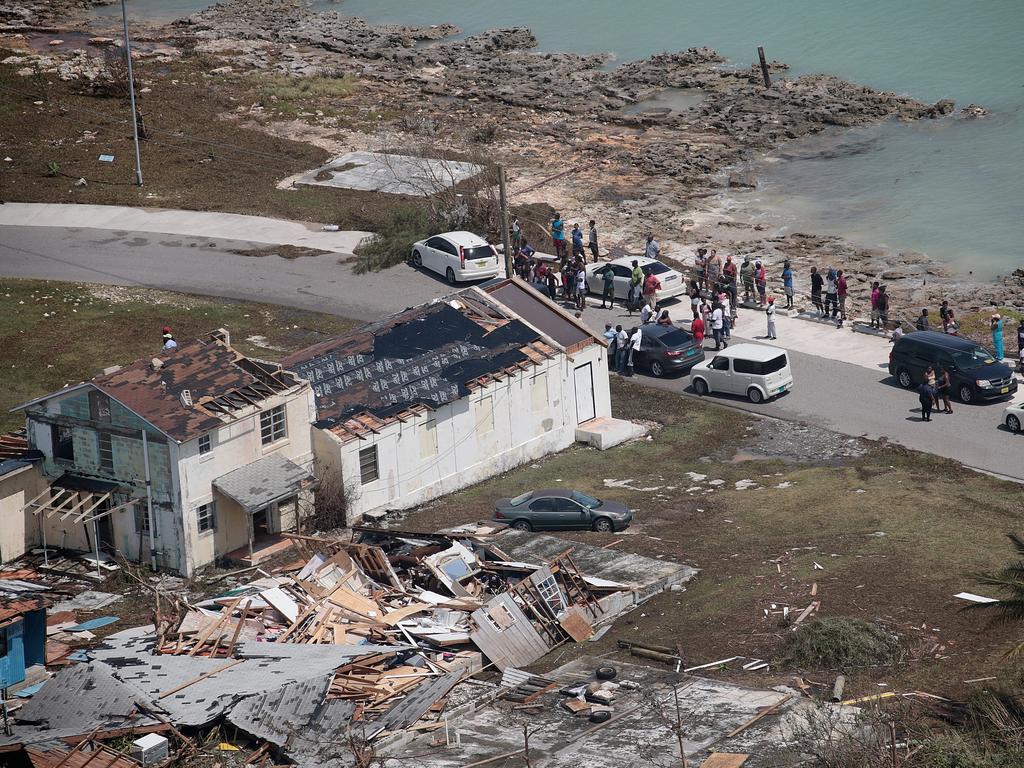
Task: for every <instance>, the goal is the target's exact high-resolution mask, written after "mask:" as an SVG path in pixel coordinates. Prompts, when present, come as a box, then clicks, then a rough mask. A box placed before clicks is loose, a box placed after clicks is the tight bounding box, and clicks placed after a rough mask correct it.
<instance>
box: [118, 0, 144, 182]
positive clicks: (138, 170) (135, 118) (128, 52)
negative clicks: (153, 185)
mask: <svg viewBox="0 0 1024 768" xmlns="http://www.w3.org/2000/svg"><path fill="white" fill-rule="evenodd" d="M121 21H122V22H123V24H124V55H125V57H126V58H127V60H128V95H129V97H130V99H131V103H132V138H133V139H134V140H135V181H136V183H137V184H138V185H139V186H140V187H141V186H142V156H141V155H140V154H139V113H138V112H136V111H135V73H134V72H133V71H132V44H131V41H130V40H129V39H128V9H127V8H126V7H125V0H121Z"/></svg>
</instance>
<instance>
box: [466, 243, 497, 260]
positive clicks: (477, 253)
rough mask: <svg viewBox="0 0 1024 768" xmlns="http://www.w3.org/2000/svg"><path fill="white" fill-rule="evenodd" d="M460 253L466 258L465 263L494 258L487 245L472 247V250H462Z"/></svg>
mask: <svg viewBox="0 0 1024 768" xmlns="http://www.w3.org/2000/svg"><path fill="white" fill-rule="evenodd" d="M462 252H463V254H465V256H466V261H474V260H476V259H493V258H494V251H492V250H491V246H489V245H474V246H473V247H472V248H463V249H462Z"/></svg>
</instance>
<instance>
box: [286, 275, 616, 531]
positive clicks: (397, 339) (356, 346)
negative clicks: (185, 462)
mask: <svg viewBox="0 0 1024 768" xmlns="http://www.w3.org/2000/svg"><path fill="white" fill-rule="evenodd" d="M607 352H608V350H607V346H606V344H605V342H604V340H603V339H601V338H600V337H598V336H595V335H594V334H593V333H592V332H591V331H589V330H588V329H587V328H586V326H584V325H583V324H582V323H581V322H579V321H578V320H577V319H576V318H575V317H573V316H572V315H570V314H568V313H566V312H564V311H563V310H562V309H561V308H559V307H558V306H556V305H555V304H554V303H552V302H551V301H548V299H547V298H545V297H543V296H541V295H540V294H539V293H537V292H536V291H534V290H532V289H531V288H530V287H528V286H526V285H525V284H524V283H522V282H521V281H516V280H501V281H496V282H493V283H488V284H486V285H484V286H474V287H472V288H468V289H466V290H463V291H460V292H459V293H456V294H452V295H451V296H449V297H447V298H445V299H441V300H437V301H434V302H430V303H428V304H423V305H420V306H417V307H413V308H412V309H408V310H406V311H404V312H400V313H398V314H395V315H392V316H391V317H388V318H385V319H383V320H380V321H377V322H374V323H371V324H369V325H366V326H363V327H361V328H358V329H356V330H354V331H352V332H350V333H347V334H344V335H342V336H338V337H336V338H334V339H331V340H329V341H326V342H323V343H321V344H317V345H315V346H312V347H309V348H307V349H304V350H302V351H300V352H296V353H295V354H293V355H291V356H289V357H287V358H286V359H285V360H284V361H283V362H282V364H283V366H284V367H285V368H286V369H288V370H290V371H293V372H294V373H295V375H297V376H299V377H301V378H303V379H306V380H308V381H309V382H310V384H311V385H312V387H313V392H314V394H315V397H316V423H315V429H314V430H313V450H314V452H315V453H316V456H317V460H318V462H319V463H320V465H321V467H322V470H323V472H324V475H325V478H326V477H327V476H330V477H331V479H332V480H333V481H334V482H336V483H339V484H340V487H342V488H343V489H344V493H345V496H346V506H347V519H348V522H354V521H356V520H358V519H359V518H362V517H363V516H364V515H367V514H368V513H374V512H384V511H387V510H398V509H404V508H408V507H412V506H415V505H417V504H420V503H423V502H425V501H427V500H429V499H433V498H436V497H438V496H441V495H443V494H446V493H450V492H452V491H454V490H457V489H459V488H463V487H465V486H468V485H471V484H473V483H476V482H479V481H481V480H483V479H485V478H487V477H490V476H492V475H495V474H498V473H501V472H504V471H506V470H508V469H511V468H512V467H515V466H517V465H520V464H523V463H525V462H528V461H533V460H536V459H538V458H540V457H542V456H545V455H547V454H549V453H553V452H555V451H560V450H562V449H564V448H566V447H568V446H569V445H571V444H572V443H573V442H574V441H575V440H577V438H578V437H581V436H584V435H585V434H588V433H589V431H590V428H591V427H593V428H594V429H598V428H599V427H600V426H601V425H609V424H612V423H613V422H615V421H616V420H613V419H611V418H610V414H611V403H610V396H609V385H608V361H607ZM619 424H621V422H619ZM581 425H582V426H581ZM627 426H629V427H632V425H627ZM632 435H633V433H632V432H629V431H628V430H627V433H626V435H625V436H626V437H629V436H632ZM607 445H608V444H607V443H606V444H605V446H603V447H607ZM325 483H326V479H325Z"/></svg>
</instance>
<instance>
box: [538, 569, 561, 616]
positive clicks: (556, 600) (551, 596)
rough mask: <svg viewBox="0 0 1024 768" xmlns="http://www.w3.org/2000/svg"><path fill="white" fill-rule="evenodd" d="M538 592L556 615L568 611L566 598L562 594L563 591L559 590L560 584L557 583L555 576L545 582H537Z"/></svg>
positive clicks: (549, 577)
mask: <svg viewBox="0 0 1024 768" xmlns="http://www.w3.org/2000/svg"><path fill="white" fill-rule="evenodd" d="M537 591H538V592H540V596H541V597H542V598H544V602H545V603H547V604H548V607H549V608H550V609H551V611H552V612H553V613H555V614H556V615H557V614H558V613H560V612H562V611H564V610H565V609H566V607H567V606H566V604H565V596H564V595H563V594H562V590H561V589H559V588H558V582H557V581H555V577H554V576H548V577H547V578H546V579H544V580H543V581H539V582H537Z"/></svg>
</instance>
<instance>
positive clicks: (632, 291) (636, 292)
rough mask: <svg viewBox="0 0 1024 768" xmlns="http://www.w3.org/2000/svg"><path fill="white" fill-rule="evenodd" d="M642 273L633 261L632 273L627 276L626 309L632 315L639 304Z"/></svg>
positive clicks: (642, 279)
mask: <svg viewBox="0 0 1024 768" xmlns="http://www.w3.org/2000/svg"><path fill="white" fill-rule="evenodd" d="M643 284H644V273H643V270H642V269H640V262H638V261H637V260H636V259H633V271H632V272H631V273H630V275H629V298H628V300H627V304H626V306H627V308H628V309H629V311H630V313H632V311H633V308H634V307H635V306H636V305H637V304H639V303H640V291H641V290H643Z"/></svg>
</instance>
